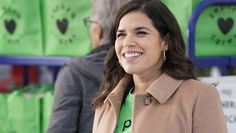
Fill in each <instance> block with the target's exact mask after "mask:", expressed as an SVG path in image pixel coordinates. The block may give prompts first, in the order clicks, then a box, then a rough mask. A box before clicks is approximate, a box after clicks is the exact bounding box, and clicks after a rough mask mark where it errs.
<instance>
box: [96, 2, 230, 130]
mask: <svg viewBox="0 0 236 133" xmlns="http://www.w3.org/2000/svg"><path fill="white" fill-rule="evenodd" d="M110 39H111V44H114V46H113V47H112V48H111V49H110V51H109V53H108V56H107V61H106V65H105V72H104V74H105V75H104V76H105V77H104V80H103V82H102V85H101V92H100V94H99V95H98V96H97V97H96V98H95V100H94V102H93V105H94V107H95V108H96V113H95V119H94V125H93V133H113V132H115V133H128V132H129V133H130V132H131V133H226V132H227V129H226V125H225V120H224V115H223V111H222V108H221V104H220V99H219V95H218V93H217V90H216V88H215V87H214V86H211V85H208V84H206V83H202V82H200V81H197V80H196V77H195V74H194V68H193V64H192V62H191V61H190V60H189V59H188V58H187V57H186V55H185V44H184V41H183V37H182V35H181V31H180V28H179V25H178V23H177V21H176V19H175V17H174V16H173V14H172V13H171V12H170V11H169V10H168V8H167V7H166V6H165V5H163V4H162V3H161V2H160V1H157V0H133V1H131V2H129V3H128V4H126V5H124V6H123V7H122V8H121V9H120V10H119V12H118V15H117V16H116V19H115V21H114V23H113V26H112V30H111V38H110Z"/></svg>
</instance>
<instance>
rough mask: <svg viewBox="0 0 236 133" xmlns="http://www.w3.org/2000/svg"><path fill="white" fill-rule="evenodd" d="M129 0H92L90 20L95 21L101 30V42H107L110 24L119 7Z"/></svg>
mask: <svg viewBox="0 0 236 133" xmlns="http://www.w3.org/2000/svg"><path fill="white" fill-rule="evenodd" d="M129 1H130V0H93V1H92V2H93V3H92V5H93V7H92V10H93V11H92V20H93V21H97V22H98V23H99V24H100V25H101V26H102V30H103V41H104V42H103V43H104V44H108V43H109V34H110V29H111V24H112V22H113V19H114V18H115V16H116V13H117V12H118V10H119V8H120V7H121V6H122V5H124V4H125V3H128V2H129Z"/></svg>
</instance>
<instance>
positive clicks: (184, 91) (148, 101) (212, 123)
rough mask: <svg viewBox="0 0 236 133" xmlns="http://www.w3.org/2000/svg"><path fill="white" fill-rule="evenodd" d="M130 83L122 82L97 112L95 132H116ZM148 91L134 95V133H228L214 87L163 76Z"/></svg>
mask: <svg viewBox="0 0 236 133" xmlns="http://www.w3.org/2000/svg"><path fill="white" fill-rule="evenodd" d="M128 84H129V81H128V80H127V79H122V80H121V81H120V82H119V84H118V85H117V86H116V88H115V89H114V90H113V91H112V92H111V93H110V94H109V95H108V97H107V99H106V100H105V102H104V105H103V106H102V107H100V108H98V109H96V113H95V118H94V126H93V133H113V132H114V129H115V127H116V123H117V119H118V114H119V110H120V107H121V102H122V96H123V92H124V90H125V89H126V88H127V85H128ZM146 92H147V94H139V95H135V96H134V110H133V117H132V125H131V128H132V129H131V132H132V133H227V129H226V123H225V119H224V115H223V111H222V108H221V104H220V99H219V95H218V92H217V90H216V88H215V87H214V86H211V85H209V84H206V83H202V82H200V81H196V80H175V79H173V78H171V77H170V76H168V75H166V74H162V75H161V76H160V77H159V78H158V79H157V80H156V81H155V82H154V83H153V84H152V85H151V86H150V88H148V89H147V90H146ZM148 94H150V95H151V96H150V95H148Z"/></svg>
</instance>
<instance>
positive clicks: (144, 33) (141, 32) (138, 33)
mask: <svg viewBox="0 0 236 133" xmlns="http://www.w3.org/2000/svg"><path fill="white" fill-rule="evenodd" d="M146 34H147V32H145V31H138V32H137V35H141V36H143V35H146Z"/></svg>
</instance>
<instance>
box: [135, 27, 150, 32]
mask: <svg viewBox="0 0 236 133" xmlns="http://www.w3.org/2000/svg"><path fill="white" fill-rule="evenodd" d="M138 30H148V31H151V30H150V29H149V28H147V27H144V26H141V27H136V28H135V31H138Z"/></svg>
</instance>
